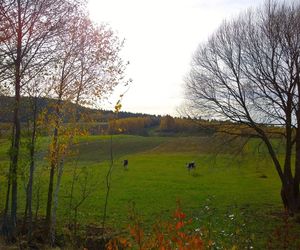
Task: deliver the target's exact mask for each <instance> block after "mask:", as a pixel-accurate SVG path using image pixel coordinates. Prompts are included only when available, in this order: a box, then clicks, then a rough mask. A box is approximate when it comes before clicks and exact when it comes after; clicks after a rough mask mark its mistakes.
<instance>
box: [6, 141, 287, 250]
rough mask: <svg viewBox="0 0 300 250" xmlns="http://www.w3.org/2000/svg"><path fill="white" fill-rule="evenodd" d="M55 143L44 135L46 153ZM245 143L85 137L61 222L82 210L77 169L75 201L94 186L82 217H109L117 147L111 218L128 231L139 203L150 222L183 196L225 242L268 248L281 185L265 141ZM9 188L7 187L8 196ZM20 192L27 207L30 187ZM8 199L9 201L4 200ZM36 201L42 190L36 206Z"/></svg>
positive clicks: (43, 186)
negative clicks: (260, 145) (192, 164)
mask: <svg viewBox="0 0 300 250" xmlns="http://www.w3.org/2000/svg"><path fill="white" fill-rule="evenodd" d="M47 141H48V139H47V138H43V139H42V140H41V143H40V148H41V152H43V153H41V155H45V152H46V144H47ZM241 144H243V143H242V142H241V141H240V142H230V143H227V144H224V141H223V139H222V140H221V139H220V138H212V137H140V136H122V135H120V136H113V137H112V144H111V137H110V136H86V137H81V138H78V140H77V143H76V145H75V146H74V150H73V151H74V154H73V155H72V156H70V157H69V158H68V160H67V161H66V165H65V169H64V176H63V182H62V186H61V192H60V197H59V207H58V216H59V218H60V223H61V224H62V225H63V224H64V223H66V222H67V220H68V219H69V218H70V216H71V217H72V215H73V212H74V211H73V210H72V209H71V208H70V206H69V204H70V193H71V186H72V179H73V176H74V173H76V176H77V177H76V182H75V189H74V194H75V195H74V200H73V202H78V201H80V197H81V196H82V194H83V187H84V186H86V187H87V190H88V191H89V192H90V195H89V196H88V198H87V199H86V200H85V201H84V203H83V204H82V205H81V206H80V207H79V208H78V219H79V221H80V223H82V224H86V223H101V220H102V214H103V206H104V200H105V199H104V198H105V193H106V188H105V187H106V183H105V176H106V174H107V171H108V167H109V164H110V149H112V152H113V160H114V166H113V173H112V179H111V192H110V196H109V201H108V217H107V220H108V225H109V226H110V227H113V228H119V229H120V230H121V231H122V228H126V226H127V225H128V223H130V220H129V219H128V211H129V210H130V208H131V207H132V206H133V204H134V206H135V208H136V210H137V211H138V212H139V213H140V214H141V215H142V216H143V218H144V221H145V223H146V225H147V226H148V228H150V227H151V225H152V223H153V222H154V221H155V220H156V219H157V218H158V217H162V218H168V217H169V216H170V215H171V213H172V211H174V209H175V207H176V201H180V203H181V206H182V208H183V210H184V211H185V212H186V213H187V214H188V215H189V216H191V217H192V218H193V219H194V224H193V225H194V226H195V227H196V228H202V227H203V226H205V227H206V228H208V229H209V230H210V234H211V237H212V238H213V239H214V240H216V242H218V243H217V244H221V245H224V244H225V245H226V244H227V243H226V242H228V241H229V242H231V243H232V241H234V240H236V241H243V243H241V244H242V245H243V246H248V247H249V246H256V247H258V249H261V247H262V246H264V244H265V243H266V241H267V235H268V234H270V233H271V232H272V230H274V227H275V226H276V225H277V224H278V223H280V218H279V216H277V215H278V213H279V212H280V211H282V207H281V201H280V195H279V190H280V183H279V180H278V177H277V175H276V173H275V170H274V168H273V166H272V164H271V161H270V159H269V157H268V155H267V154H266V153H265V151H264V150H263V149H262V150H257V145H258V142H257V141H255V140H252V141H250V142H248V144H247V145H246V146H245V147H243V150H240V151H239V153H240V154H235V153H234V152H236V151H237V149H241V148H240V146H241ZM8 145H9V144H8V143H7V142H5V141H1V150H0V154H1V156H0V159H1V160H2V164H1V166H2V173H4V172H5V169H6V168H7V166H6V165H7V164H6V163H5V161H4V160H3V159H4V158H5V156H4V155H3V154H4V153H5V152H6V151H7V149H4V148H5V146H6V147H7V146H8ZM111 145H112V147H111ZM222 145H223V146H222ZM217 149H219V150H217ZM124 159H128V161H129V169H128V170H124V169H123V166H122V162H123V160H124ZM191 161H195V162H196V165H197V168H196V169H195V170H193V171H191V172H189V171H188V170H187V168H186V163H187V162H191ZM24 165H25V166H24V167H23V171H24V172H26V164H24ZM47 165H48V163H47V161H45V159H44V156H43V157H40V160H39V161H38V164H37V172H36V176H37V177H38V178H37V179H36V183H35V192H36V191H37V190H38V189H39V192H40V196H39V206H40V207H39V211H38V212H39V214H41V215H44V213H45V204H46V191H47V185H48V169H47ZM20 177H22V178H20V179H21V181H24V183H25V181H26V178H27V177H26V174H25V175H22V174H21V173H20ZM1 182H2V183H1V186H2V187H3V186H5V185H6V184H5V179H4V178H1ZM4 191H5V189H4V188H2V189H1V193H2V197H3V195H4ZM19 193H20V199H19V201H20V206H19V209H20V210H19V211H20V213H21V212H22V210H21V209H22V207H23V206H24V204H23V202H22V201H23V200H24V194H25V192H24V189H20V192H19ZM3 203H4V199H2V202H1V206H3ZM36 204H37V196H36V197H35V200H34V206H35V208H36ZM35 208H34V209H35ZM237 232H239V233H238V234H237ZM228 244H230V243H228Z"/></svg>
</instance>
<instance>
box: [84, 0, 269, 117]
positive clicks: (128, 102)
mask: <svg viewBox="0 0 300 250" xmlns="http://www.w3.org/2000/svg"><path fill="white" fill-rule="evenodd" d="M263 2H264V1H263V0H209V1H207V0H89V9H90V14H91V17H92V19H93V20H95V21H96V22H99V23H100V22H104V23H108V24H109V25H110V26H111V27H112V29H113V30H115V31H116V32H117V33H118V35H119V37H120V38H125V47H124V49H123V53H122V55H123V58H124V60H128V61H130V65H129V66H128V69H127V71H126V72H127V76H128V78H132V79H133V82H132V83H131V85H130V89H129V90H128V92H126V94H125V96H124V97H123V100H122V111H131V112H141V113H149V114H171V115H177V112H176V109H177V108H178V107H179V106H180V104H181V103H182V101H183V85H184V77H185V75H186V74H187V73H188V71H189V66H190V62H191V58H192V54H193V52H194V51H195V50H196V48H197V46H198V45H199V44H200V43H202V42H205V41H206V40H207V38H208V37H209V35H210V34H212V33H213V32H214V31H215V30H216V28H217V27H218V26H219V25H220V24H221V22H222V21H223V20H224V19H225V18H227V19H228V18H232V17H234V16H236V15H237V14H238V13H239V12H241V11H243V10H245V9H247V8H249V7H252V6H253V7H255V6H258V5H260V4H263ZM124 90H125V89H124V88H122V87H120V88H118V89H117V90H116V92H115V94H114V95H113V96H112V97H111V98H110V99H109V102H110V104H109V103H108V104H107V105H106V106H105V108H107V109H113V107H114V104H115V103H116V101H117V99H118V95H119V94H120V93H121V92H123V91H124Z"/></svg>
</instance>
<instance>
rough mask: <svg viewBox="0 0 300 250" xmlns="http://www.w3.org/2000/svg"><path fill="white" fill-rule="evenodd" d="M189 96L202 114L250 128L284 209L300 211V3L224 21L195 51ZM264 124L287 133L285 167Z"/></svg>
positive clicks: (276, 5) (274, 3)
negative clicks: (276, 177)
mask: <svg viewBox="0 0 300 250" xmlns="http://www.w3.org/2000/svg"><path fill="white" fill-rule="evenodd" d="M186 97H187V99H188V102H189V105H190V108H191V110H194V111H195V112H196V113H197V114H198V115H201V116H203V117H210V118H215V119H222V120H231V121H232V122H235V123H240V124H244V125H247V126H248V127H249V128H250V129H251V130H252V131H253V132H254V133H255V134H256V136H258V137H259V138H260V139H261V140H262V141H263V142H264V143H265V145H266V146H267V148H268V152H269V154H270V156H271V159H272V161H273V163H274V166H275V169H276V171H277V173H278V175H279V178H280V181H281V184H282V190H281V196H282V201H283V204H284V206H285V207H286V208H287V209H288V210H289V211H290V212H291V213H294V212H297V211H298V212H299V210H300V195H299V182H300V4H299V2H294V3H287V2H284V3H280V2H277V1H267V2H266V3H265V4H264V5H263V6H262V7H260V8H258V9H256V10H249V11H247V12H245V13H243V14H242V15H240V16H239V17H238V18H236V19H234V20H231V21H225V22H224V23H223V24H222V25H221V26H220V28H219V29H218V30H217V31H216V32H215V33H214V34H213V35H212V36H211V37H210V38H209V40H208V42H207V43H205V44H203V45H200V46H199V48H198V50H197V51H196V53H195V55H194V57H193V62H192V69H191V72H190V74H189V76H188V77H187V80H186ZM265 125H272V126H278V127H280V128H282V129H281V131H282V138H284V141H285V157H284V162H283V163H281V162H280V161H279V159H278V155H277V154H276V151H275V149H274V146H273V144H272V134H270V133H269V130H268V129H266V128H267V127H266V126H265ZM294 155H295V163H293V162H294V161H293V160H292V159H293V156H294ZM292 168H294V170H293V169H292Z"/></svg>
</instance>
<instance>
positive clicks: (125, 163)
mask: <svg viewBox="0 0 300 250" xmlns="http://www.w3.org/2000/svg"><path fill="white" fill-rule="evenodd" d="M123 167H124V169H126V170H127V169H128V160H124V161H123Z"/></svg>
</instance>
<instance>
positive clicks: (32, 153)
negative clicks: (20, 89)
mask: <svg viewBox="0 0 300 250" xmlns="http://www.w3.org/2000/svg"><path fill="white" fill-rule="evenodd" d="M32 119H33V126H32V133H31V140H30V169H29V180H28V184H27V188H26V207H25V215H24V225H26V223H27V218H28V238H29V239H30V238H31V233H32V186H33V175H34V170H35V141H36V129H37V124H36V123H37V121H36V120H37V97H34V100H33V117H32Z"/></svg>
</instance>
